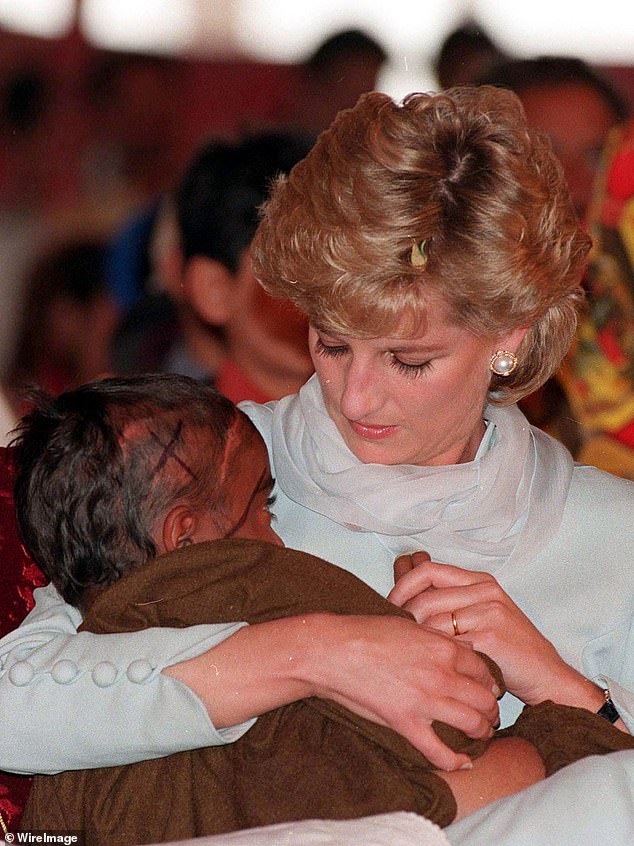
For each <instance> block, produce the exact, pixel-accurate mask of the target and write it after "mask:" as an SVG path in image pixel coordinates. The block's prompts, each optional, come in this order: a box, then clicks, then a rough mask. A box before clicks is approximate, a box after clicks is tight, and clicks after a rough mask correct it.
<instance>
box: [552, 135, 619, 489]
mask: <svg viewBox="0 0 634 846" xmlns="http://www.w3.org/2000/svg"><path fill="white" fill-rule="evenodd" d="M587 221H588V228H589V231H590V234H591V235H592V239H593V243H594V246H593V250H592V253H591V254H590V264H589V269H588V274H587V287H588V291H589V309H588V311H587V312H586V314H585V315H583V317H582V319H581V321H580V324H579V330H578V332H577V338H576V341H575V345H574V346H573V348H572V350H571V353H570V354H569V355H568V357H567V358H566V360H565V361H564V366H563V368H562V370H561V372H560V379H561V382H562V384H563V386H564V388H565V391H566V396H567V397H568V400H569V402H570V406H571V408H572V413H573V415H574V417H575V419H576V420H577V421H578V422H579V424H580V430H581V435H582V437H581V443H580V448H579V452H578V458H579V460H580V461H583V462H585V463H588V464H593V465H596V466H598V467H601V468H602V469H604V470H609V471H610V472H611V473H615V474H616V475H619V476H625V477H626V478H628V479H634V121H631V122H630V123H629V124H627V125H624V126H620V127H617V128H615V129H613V130H612V131H611V132H610V134H609V136H608V140H607V142H606V144H605V149H604V153H603V160H602V164H601V168H600V170H599V173H598V176H597V179H596V185H595V193H594V197H593V200H592V202H591V203H590V206H589V209H588V214H587Z"/></svg>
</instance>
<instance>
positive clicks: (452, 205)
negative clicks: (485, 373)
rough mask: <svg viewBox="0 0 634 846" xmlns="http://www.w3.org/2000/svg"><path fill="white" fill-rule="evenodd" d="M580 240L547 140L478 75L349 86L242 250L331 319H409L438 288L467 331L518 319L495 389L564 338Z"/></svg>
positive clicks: (545, 370)
mask: <svg viewBox="0 0 634 846" xmlns="http://www.w3.org/2000/svg"><path fill="white" fill-rule="evenodd" d="M423 241H424V242H425V243H424V246H423V248H422V253H423V256H424V259H425V260H423V261H420V254H419V260H418V261H416V263H414V262H413V261H412V248H413V247H414V248H415V251H416V250H419V248H420V245H421V243H422V242H423ZM589 246H590V241H589V238H588V237H587V236H586V235H585V234H584V232H583V231H582V230H581V229H580V227H579V225H578V222H577V220H576V217H575V214H574V211H573V208H572V204H571V202H570V198H569V194H568V190H567V187H566V183H565V179H564V176H563V172H562V170H561V166H560V165H559V163H558V161H557V160H556V158H555V157H554V155H553V154H552V152H551V149H550V146H549V144H548V142H547V141H546V140H545V139H544V138H543V137H541V136H540V135H539V134H538V133H536V132H533V131H532V130H530V129H529V128H528V126H527V124H526V119H525V117H524V112H523V109H522V106H521V105H520V102H519V100H518V99H517V97H516V96H515V95H514V94H513V93H511V92H510V91H505V90H502V89H497V88H493V87H489V86H483V87H480V88H467V87H464V88H454V89H450V90H448V91H446V92H444V93H442V94H438V95H428V94H411V95H410V96H408V97H407V98H406V99H405V100H404V101H403V103H402V105H398V104H396V103H394V101H393V100H391V99H390V98H389V97H387V96H386V95H384V94H379V93H371V94H366V95H364V96H362V97H361V99H360V100H359V101H358V103H357V105H356V106H355V107H354V108H353V109H349V110H346V111H344V112H341V113H340V114H339V115H338V117H337V118H336V119H335V121H334V123H333V124H332V126H331V127H330V128H329V129H328V130H326V131H325V132H323V133H322V134H321V135H320V136H319V138H318V140H317V142H316V144H315V146H314V148H313V149H312V150H311V152H310V153H309V154H308V156H307V157H306V158H305V159H304V160H303V161H302V162H300V163H299V164H298V165H296V166H295V168H294V169H293V170H292V171H291V173H290V175H289V176H288V177H280V178H279V179H278V181H277V183H276V184H275V186H274V188H273V191H272V194H271V197H270V199H269V201H268V202H267V203H266V205H265V207H264V209H263V217H262V221H261V223H260V226H259V228H258V231H257V233H256V237H255V240H254V243H253V248H252V249H253V261H254V267H255V272H256V275H257V276H258V278H259V280H260V282H261V283H262V285H263V286H264V288H265V289H266V290H267V291H268V292H269V293H271V294H272V295H274V296H277V297H282V298H285V299H289V300H292V301H293V302H294V303H296V304H297V305H298V306H299V307H300V309H302V310H303V311H304V312H306V314H307V315H308V316H309V318H310V319H311V321H312V322H314V323H316V324H317V325H319V326H322V327H326V328H330V329H332V330H333V331H337V332H341V333H344V334H351V335H355V336H358V337H372V336H374V337H376V336H380V335H386V334H389V333H390V331H394V330H395V329H396V327H397V326H399V327H401V330H402V328H403V321H404V320H405V325H406V327H407V331H410V330H411V331H412V333H413V332H414V331H416V329H417V327H418V326H419V325H420V324H421V322H422V321H424V319H425V310H426V306H427V305H428V303H429V301H430V298H432V297H436V298H437V296H438V295H440V297H441V298H442V299H443V301H444V302H446V303H447V305H448V306H449V310H450V314H451V317H452V320H453V321H454V322H455V323H456V324H457V325H461V326H463V327H465V328H467V329H469V330H470V331H472V332H473V333H475V334H476V335H478V336H483V337H492V338H493V337H495V336H501V335H503V334H506V333H507V332H509V331H511V330H513V329H517V328H520V327H527V326H528V327H529V328H528V331H527V333H526V336H525V338H524V340H523V341H522V344H521V346H520V348H519V350H518V353H517V354H518V359H519V365H518V367H517V369H516V371H515V372H514V373H513V374H512V375H511V376H509V377H507V378H506V379H504V380H502V379H501V378H500V377H496V376H493V377H492V381H491V397H492V399H493V400H494V401H496V402H503V403H508V402H514V401H516V400H518V399H520V398H521V397H522V396H525V395H526V394H528V393H530V392H531V391H532V390H534V389H536V388H537V387H539V386H540V385H541V384H543V383H544V382H545V381H546V379H548V377H549V376H550V375H551V374H552V373H553V372H554V371H555V370H556V368H557V367H558V366H559V364H560V362H561V359H562V358H563V356H564V354H565V353H566V351H567V349H568V346H569V345H570V342H571V340H572V337H573V335H574V332H575V328H576V322H577V311H578V308H579V304H580V303H581V302H582V299H583V295H582V290H581V287H580V281H581V277H582V274H583V269H584V266H585V257H586V254H587V252H588V250H589Z"/></svg>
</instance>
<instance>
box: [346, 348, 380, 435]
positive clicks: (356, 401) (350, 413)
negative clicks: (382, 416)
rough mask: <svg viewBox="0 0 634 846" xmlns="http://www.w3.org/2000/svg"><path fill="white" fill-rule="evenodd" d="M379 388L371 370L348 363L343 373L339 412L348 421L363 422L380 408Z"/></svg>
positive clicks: (360, 365) (359, 364)
mask: <svg viewBox="0 0 634 846" xmlns="http://www.w3.org/2000/svg"><path fill="white" fill-rule="evenodd" d="M380 404H381V403H380V386H379V384H378V383H377V380H376V377H375V375H374V374H373V371H372V368H371V367H368V366H365V365H362V364H361V363H357V362H355V361H354V360H353V361H352V362H350V364H349V365H348V367H347V368H346V370H345V373H344V379H343V391H342V394H341V411H342V413H343V414H344V415H345V416H346V417H347V418H348V420H363V419H364V418H367V417H368V416H369V415H371V414H372V412H373V411H376V409H377V408H378V407H379V406H380Z"/></svg>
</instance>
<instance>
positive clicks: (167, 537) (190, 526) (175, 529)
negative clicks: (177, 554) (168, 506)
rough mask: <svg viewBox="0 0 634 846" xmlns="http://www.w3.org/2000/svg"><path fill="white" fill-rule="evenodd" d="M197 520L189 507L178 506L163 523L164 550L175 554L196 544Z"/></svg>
mask: <svg viewBox="0 0 634 846" xmlns="http://www.w3.org/2000/svg"><path fill="white" fill-rule="evenodd" d="M196 526H197V519H196V515H195V513H194V512H193V511H192V509H191V508H190V507H189V505H176V506H175V507H174V508H172V510H171V511H170V512H169V513H168V515H167V517H166V518H165V520H164V521H163V535H162V540H163V549H164V551H165V552H173V551H174V550H175V549H180V548H181V547H183V546H189V545H190V544H192V543H194V534H195V532H196Z"/></svg>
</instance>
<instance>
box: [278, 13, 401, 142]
mask: <svg viewBox="0 0 634 846" xmlns="http://www.w3.org/2000/svg"><path fill="white" fill-rule="evenodd" d="M386 60H387V52H386V51H385V48H384V47H383V46H382V45H381V44H380V43H379V41H377V40H376V39H375V38H373V37H372V36H371V35H369V34H368V33H366V32H363V31H362V30H359V29H345V30H341V31H339V32H335V33H334V34H333V35H331V36H329V37H328V38H326V39H325V41H323V42H321V43H320V44H319V45H318V46H317V47H316V48H315V50H314V51H313V52H312V53H311V54H310V55H308V56H307V57H306V58H305V59H304V61H303V62H302V63H301V64H300V66H299V74H298V90H296V91H291V92H290V97H291V100H290V102H289V104H288V105H287V107H286V111H287V113H288V122H289V124H290V126H295V127H297V128H298V129H300V130H304V131H306V132H309V133H311V134H313V135H318V134H319V133H320V132H321V131H322V130H323V129H326V128H327V127H328V126H329V125H330V123H331V122H332V120H333V119H334V117H335V115H336V114H337V112H339V111H341V109H348V108H352V106H354V105H355V103H356V102H357V100H358V99H359V97H360V96H361V94H364V93H365V92H366V91H374V89H375V88H376V84H377V79H378V76H379V73H380V72H381V69H382V67H383V65H384V64H385V62H386Z"/></svg>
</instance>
